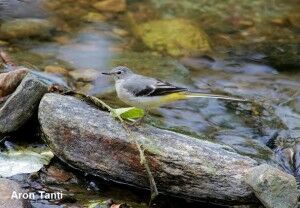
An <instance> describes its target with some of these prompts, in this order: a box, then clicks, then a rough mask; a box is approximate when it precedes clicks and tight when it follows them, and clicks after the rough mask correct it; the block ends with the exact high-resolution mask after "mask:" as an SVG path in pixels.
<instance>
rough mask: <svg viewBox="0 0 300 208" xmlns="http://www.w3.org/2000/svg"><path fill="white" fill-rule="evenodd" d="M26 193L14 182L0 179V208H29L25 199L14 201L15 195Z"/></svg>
mask: <svg viewBox="0 0 300 208" xmlns="http://www.w3.org/2000/svg"><path fill="white" fill-rule="evenodd" d="M14 192H15V193H17V194H19V193H26V191H24V190H23V189H22V188H21V187H20V185H19V184H18V183H16V182H14V181H12V180H8V179H4V178H0V207H1V208H29V207H30V204H29V202H28V201H27V200H25V199H15V198H13V199H12V196H13V193H14Z"/></svg>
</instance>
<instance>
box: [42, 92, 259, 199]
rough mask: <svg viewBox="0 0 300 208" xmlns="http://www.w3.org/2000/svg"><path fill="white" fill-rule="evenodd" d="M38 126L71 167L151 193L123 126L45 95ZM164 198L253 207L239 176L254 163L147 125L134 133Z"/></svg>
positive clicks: (62, 98) (225, 148)
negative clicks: (172, 197) (241, 204)
mask: <svg viewBox="0 0 300 208" xmlns="http://www.w3.org/2000/svg"><path fill="white" fill-rule="evenodd" d="M38 117H39V121H40V124H41V130H42V132H43V134H44V138H45V141H46V142H47V143H48V144H49V146H50V148H51V149H52V151H53V152H54V154H55V155H56V156H58V157H59V158H61V159H62V160H63V161H65V162H67V163H68V164H70V165H71V166H73V167H76V168H79V169H81V170H83V171H85V172H86V173H89V174H93V175H97V176H100V177H103V178H106V179H110V180H113V181H117V182H120V183H125V184H129V185H132V186H138V187H142V188H149V183H148V177H147V174H146V172H145V169H144V167H143V165H141V164H140V157H139V152H138V150H137V147H136V145H135V143H134V141H133V140H132V138H130V137H129V136H128V135H127V133H126V131H125V130H124V128H123V127H122V125H121V124H120V123H119V122H117V121H116V120H115V119H114V118H112V117H111V116H110V115H109V113H107V112H103V111H101V110H99V109H97V108H95V107H93V106H90V105H88V104H87V103H86V102H83V101H80V100H78V99H77V98H74V97H70V96H63V95H58V94H46V95H45V96H44V97H43V99H42V100H41V102H40V106H39V115H38ZM132 136H133V137H135V139H136V140H137V141H138V142H139V143H140V144H142V145H143V147H144V148H145V155H146V158H147V160H148V162H149V166H150V169H151V171H152V173H153V176H154V179H155V181H156V183H157V187H158V190H159V191H160V192H163V193H167V194H171V195H175V196H179V197H185V198H190V199H195V200H210V201H214V202H222V203H225V204H231V203H255V202H257V201H256V199H255V197H254V194H253V193H252V192H251V190H250V189H249V187H248V186H247V185H246V184H245V183H244V182H243V175H244V174H245V173H246V172H247V170H248V169H249V168H251V167H254V166H256V165H258V164H257V162H256V161H254V160H253V159H251V158H249V157H246V156H242V155H239V154H237V153H236V152H235V151H234V150H233V149H232V148H230V147H228V146H225V145H219V144H215V143H211V142H208V141H204V140H199V139H195V138H192V137H189V136H185V135H182V134H178V133H175V132H170V131H167V130H161V129H158V128H154V127H151V126H148V125H143V126H140V127H139V128H138V129H135V130H134V129H133V130H132Z"/></svg>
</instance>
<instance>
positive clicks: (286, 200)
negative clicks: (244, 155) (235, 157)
mask: <svg viewBox="0 0 300 208" xmlns="http://www.w3.org/2000/svg"><path fill="white" fill-rule="evenodd" d="M245 180H246V183H248V184H249V186H250V187H251V188H252V189H253V190H254V192H255V195H256V196H257V197H258V198H259V199H260V201H261V202H262V203H263V204H264V205H265V207H267V208H296V207H297V202H298V195H299V194H298V191H297V183H296V180H295V178H294V177H293V176H292V175H289V174H287V173H284V172H282V171H280V170H279V169H277V168H274V167H272V166H270V165H267V164H263V165H260V166H257V167H254V168H252V169H250V171H249V172H248V173H247V174H246V177H245Z"/></svg>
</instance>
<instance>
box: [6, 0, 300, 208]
mask: <svg viewBox="0 0 300 208" xmlns="http://www.w3.org/2000/svg"><path fill="white" fill-rule="evenodd" d="M2 2H3V3H2V4H1V3H0V12H1V15H0V17H1V21H2V23H4V22H8V21H12V20H13V19H15V18H42V19H47V20H49V21H50V22H51V23H52V24H55V27H54V28H52V30H51V33H50V35H48V36H46V37H39V36H38V38H5V37H4V38H2V39H1V36H0V46H1V47H2V48H3V49H4V50H6V51H7V52H8V53H9V54H10V55H11V56H12V57H13V59H14V61H15V62H16V63H17V64H19V65H24V66H27V67H28V68H32V69H34V70H38V71H46V72H48V73H52V74H53V73H54V74H55V76H58V77H60V78H62V79H64V80H65V82H67V83H68V84H69V85H70V86H71V87H72V88H74V89H76V90H78V91H82V92H84V93H87V94H90V95H95V96H98V97H99V98H101V99H104V100H105V101H107V102H108V103H110V104H111V105H113V106H118V107H123V106H125V104H123V103H122V102H120V101H119V100H117V99H116V98H115V92H114V87H113V81H112V80H109V79H108V78H107V77H105V76H102V75H101V72H104V71H108V70H110V69H111V68H112V67H114V66H117V65H125V66H128V67H130V68H132V69H133V70H134V71H135V72H137V73H140V74H143V75H148V76H153V77H157V78H160V79H163V80H167V81H169V82H171V83H174V84H177V85H180V86H184V87H188V88H189V89H191V90H192V91H201V92H212V93H221V94H228V95H234V96H240V97H244V98H247V99H249V100H251V101H252V102H249V103H232V102H226V101H221V100H213V99H191V100H186V101H180V102H176V103H173V104H170V105H167V106H164V107H162V108H160V109H158V110H157V111H155V112H152V113H151V116H150V117H149V118H147V122H148V123H151V124H152V125H155V126H158V127H160V128H166V129H171V130H174V131H177V132H181V133H184V134H188V135H192V136H194V137H197V138H199V139H206V140H210V141H213V142H217V143H222V144H227V145H229V146H231V147H233V148H234V149H236V150H237V151H238V152H239V153H241V154H244V155H248V156H250V157H252V158H255V159H256V160H258V161H261V162H268V163H277V164H278V165H279V167H281V168H282V169H284V170H285V171H288V172H289V173H291V174H294V175H295V176H296V177H297V172H298V171H299V170H298V168H299V167H297V166H296V165H295V162H294V161H295V160H296V158H293V157H291V155H289V154H288V153H287V151H284V150H285V149H286V148H290V149H292V152H294V153H297V148H296V146H297V142H298V140H299V139H300V73H299V72H300V71H299V70H300V65H299V63H300V59H299V57H300V56H299V55H300V37H299V35H300V16H299V14H298V12H297V11H299V9H300V8H299V5H298V4H297V1H296V0H288V1H286V0H285V1H283V0H270V1H259V0H257V1H251V2H248V1H245V2H244V3H241V2H239V3H237V2H236V1H233V0H226V1H222V2H220V1H216V0H213V1H193V0H183V1H178V2H176V3H175V2H174V1H171V0H164V1H158V0H149V1H135V0H130V1H127V8H126V10H125V11H123V12H121V13H114V12H102V13H99V12H98V11H97V10H96V9H95V7H93V6H92V5H93V4H94V3H95V2H96V1H84V0H80V1H76V2H73V1H68V0H53V1H50V0H49V1H47V0H24V1H17V0H14V1H9V2H7V1H2ZM129 17H131V18H132V17H133V20H132V19H130V18H129ZM168 18H184V19H189V20H190V21H193V22H195V24H196V25H197V27H199V28H202V29H203V30H204V31H205V32H206V33H207V34H208V37H209V39H210V42H211V44H212V46H213V51H210V52H209V53H208V54H197V55H192V56H184V57H182V56H181V57H178V56H171V55H168V54H167V53H166V52H161V51H160V50H159V49H158V50H156V49H155V48H154V49H153V48H152V49H149V47H147V44H145V43H143V41H142V40H141V39H142V38H141V37H139V36H138V35H137V34H136V33H135V30H134V28H135V27H136V26H135V24H136V25H139V24H142V23H144V22H147V21H151V20H153V19H168ZM187 32H188V31H187ZM143 35H145V34H143ZM182 35H184V34H182ZM57 66H59V67H61V68H63V69H60V70H58V69H57V68H55V67H57ZM51 67H52V69H53V68H54V69H53V70H49V68H51ZM291 141H292V142H291ZM290 154H291V153H290ZM58 163H59V162H58ZM77 177H78V178H81V179H78V181H79V182H78V183H79V184H80V183H83V184H85V185H84V186H80V185H78V184H76V183H75V185H72V187H70V185H69V186H66V187H65V188H61V186H55V185H54V186H53V187H51V186H50V185H47V183H45V182H44V181H42V182H41V181H39V182H40V183H41V184H39V182H30V183H29V184H27V185H28V189H35V187H34V184H35V185H36V186H37V187H39V186H43V187H44V186H45V187H44V188H45V189H50V190H51V189H63V190H65V191H66V190H68V191H69V193H70V200H69V201H67V202H61V204H55V203H54V202H53V203H52V202H45V201H41V200H40V201H38V202H34V205H35V206H36V207H52V206H53V207H61V206H62V205H63V204H70V203H71V202H72V200H74V199H75V201H76V200H77V202H75V204H78V206H79V205H80V204H81V205H82V204H84V203H88V201H91V200H96V199H99V200H100V199H105V198H114V199H117V200H125V199H126V198H129V201H131V202H129V203H133V202H135V203H137V204H142V205H141V206H142V207H143V206H145V203H146V201H147V196H146V195H147V194H146V193H143V194H137V191H131V190H127V188H126V187H122V186H121V187H116V188H111V187H109V185H107V184H106V185H105V188H104V190H102V189H101V188H100V189H99V186H101V185H99V184H94V183H95V182H94V181H95V180H96V179H91V180H90V181H88V180H86V179H82V178H84V177H83V175H82V174H81V173H78V176H77ZM16 180H19V181H23V183H24V180H25V179H24V178H23V177H22V176H20V177H19V176H18V177H16ZM96 181H97V180H96ZM25 184H26V183H25ZM83 187H84V188H83ZM108 187H109V188H108ZM36 189H38V188H36ZM86 195H89V197H88V199H87V198H86ZM128 196H129V197H128ZM83 198H84V200H83ZM162 201H163V202H166V201H168V199H162ZM163 202H161V203H163ZM44 203H46V204H47V206H46V204H44ZM136 206H137V205H136ZM182 206H184V205H182ZM190 206H191V207H192V206H193V205H192V204H190ZM195 206H196V205H195ZM174 207H175V205H174Z"/></svg>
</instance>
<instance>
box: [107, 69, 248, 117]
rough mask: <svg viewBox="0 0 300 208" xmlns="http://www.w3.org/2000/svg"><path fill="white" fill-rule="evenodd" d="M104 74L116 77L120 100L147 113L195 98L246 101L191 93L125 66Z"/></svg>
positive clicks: (223, 96)
mask: <svg viewBox="0 0 300 208" xmlns="http://www.w3.org/2000/svg"><path fill="white" fill-rule="evenodd" d="M102 74H105V75H110V76H113V77H114V79H115V87H116V91H117V95H118V97H119V99H120V100H122V101H123V102H124V103H126V104H128V105H130V106H133V107H137V108H141V109H144V110H146V111H147V110H150V109H155V108H158V107H160V106H162V105H165V104H167V103H171V102H174V101H178V100H185V99H188V98H195V97H202V98H217V99H224V100H234V101H245V100H244V99H241V98H235V97H230V96H225V95H215V94H207V93H197V92H190V91H188V89H187V88H184V87H178V86H174V85H172V84H170V83H168V82H164V81H161V80H158V79H155V78H151V77H146V76H142V75H138V74H135V73H133V72H132V71H131V70H130V69H128V68H127V67H124V66H118V67H115V68H113V69H112V70H111V71H110V72H108V73H107V72H103V73H102Z"/></svg>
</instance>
